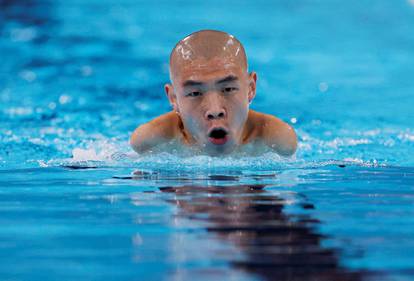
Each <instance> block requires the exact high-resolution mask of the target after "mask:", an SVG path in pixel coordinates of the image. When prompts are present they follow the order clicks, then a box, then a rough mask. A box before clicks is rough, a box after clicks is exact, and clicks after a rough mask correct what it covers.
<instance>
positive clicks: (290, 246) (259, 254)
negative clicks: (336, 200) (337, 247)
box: [160, 185, 362, 280]
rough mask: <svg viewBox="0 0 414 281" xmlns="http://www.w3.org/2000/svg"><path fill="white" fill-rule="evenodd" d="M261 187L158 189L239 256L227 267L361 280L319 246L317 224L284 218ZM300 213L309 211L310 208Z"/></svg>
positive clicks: (279, 203) (280, 203) (290, 276)
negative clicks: (241, 256) (232, 247)
mask: <svg viewBox="0 0 414 281" xmlns="http://www.w3.org/2000/svg"><path fill="white" fill-rule="evenodd" d="M264 187H265V186H264V185H232V186H192V185H184V186H180V187H161V188H160V190H161V191H162V192H170V193H175V195H176V196H175V197H174V198H173V199H170V202H171V203H173V204H175V205H177V206H179V208H180V215H182V216H184V217H187V218H190V219H195V220H204V221H205V222H207V224H208V227H207V230H208V231H209V232H210V233H213V234H215V235H216V236H217V237H218V238H219V239H222V240H225V241H228V242H231V243H232V244H233V245H235V246H236V247H237V248H238V249H239V250H240V251H241V252H242V254H243V256H244V258H243V259H242V260H230V261H229V263H230V264H231V265H232V266H234V267H236V268H241V269H243V270H246V271H248V272H250V273H255V274H258V275H259V276H260V277H262V278H264V279H269V280H361V279H362V276H361V273H358V272H348V271H347V270H346V269H344V268H342V267H340V266H339V263H338V254H337V253H336V252H335V251H334V250H332V249H326V248H323V247H322V246H321V240H322V239H323V237H322V236H321V235H320V234H318V233H317V232H316V231H315V230H314V226H315V225H316V224H318V223H319V222H318V221H317V220H315V219H312V218H311V217H308V216H301V217H298V216H296V217H293V216H289V215H287V214H284V213H283V208H284V205H285V204H286V203H287V202H286V201H285V200H284V199H282V198H279V197H277V196H274V195H272V194H271V192H268V191H266V189H264ZM302 207H303V208H309V209H312V208H313V207H314V206H313V205H312V204H305V205H304V206H302Z"/></svg>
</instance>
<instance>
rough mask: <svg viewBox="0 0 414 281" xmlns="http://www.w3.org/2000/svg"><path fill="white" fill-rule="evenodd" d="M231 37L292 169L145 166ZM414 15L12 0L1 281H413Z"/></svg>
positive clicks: (160, 162)
mask: <svg viewBox="0 0 414 281" xmlns="http://www.w3.org/2000/svg"><path fill="white" fill-rule="evenodd" d="M199 29H218V30H224V31H227V32H229V33H232V34H234V35H235V36H236V37H237V38H239V39H240V41H242V42H243V44H244V46H245V48H246V51H247V55H248V59H249V67H250V70H255V71H256V72H257V73H258V89H257V96H256V99H255V100H254V102H253V104H252V108H253V109H255V110H258V111H263V112H266V113H270V114H274V115H277V116H279V117H280V118H282V119H283V120H285V121H287V122H289V123H290V124H291V125H292V126H293V127H294V128H295V129H296V131H297V133H298V137H299V141H300V143H299V148H298V152H297V155H296V158H293V159H281V158H280V157H278V156H277V155H275V154H271V153H270V154H265V155H263V156H261V157H249V156H246V155H236V156H232V157H224V158H219V159H217V158H211V157H208V156H194V157H188V156H185V157H184V156H182V155H176V154H174V153H171V152H168V151H167V152H165V153H161V154H154V155H146V156H142V155H136V154H134V153H133V152H132V151H131V149H130V148H129V146H128V139H129V136H130V134H131V132H132V131H133V129H134V128H135V127H136V126H137V125H138V124H141V123H143V122H146V121H148V120H150V119H152V118H154V117H155V116H157V115H159V114H161V113H164V112H167V111H168V110H170V108H169V105H168V102H167V99H166V97H165V93H164V92H163V85H164V83H166V82H168V56H169V52H170V51H171V48H172V47H173V46H174V44H175V43H176V41H177V40H179V39H181V38H182V37H184V36H186V35H188V34H189V33H191V32H194V31H196V30H199ZM412 30H414V3H413V1H405V0H396V1H387V0H382V1H373V0H372V1H371V0H363V1H352V2H349V1H348V2H344V1H339V0H329V1H328V0H326V1H309V0H299V1H282V0H278V1H253V2H252V1H225V2H223V1H208V2H205V3H201V2H200V3H198V1H191V2H190V1H176V2H174V1H158V2H157V4H152V3H150V2H148V1H129V0H123V1H112V0H109V1H95V0H89V1H80V0H79V1H77V0H73V1H47V0H43V1H37V0H31V1H6V0H5V1H1V0H0V35H1V36H0V58H1V63H0V101H1V102H0V125H1V126H0V143H1V149H0V175H1V176H0V202H1V204H0V209H1V211H0V225H1V228H0V280H57V279H62V280H102V279H105V280H212V279H218V280H413V279H414V266H413V265H414V251H413V249H414V227H413V225H414V168H413V167H414V158H413V155H414V127H413V121H412V120H413V119H414V114H413V110H412V107H413V105H414V95H413V93H414V82H413V79H412V77H413V74H414V56H413V50H414V33H413V32H412Z"/></svg>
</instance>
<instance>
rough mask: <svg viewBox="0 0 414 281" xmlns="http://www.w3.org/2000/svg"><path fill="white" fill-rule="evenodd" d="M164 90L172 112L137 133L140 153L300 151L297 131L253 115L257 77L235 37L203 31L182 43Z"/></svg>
mask: <svg viewBox="0 0 414 281" xmlns="http://www.w3.org/2000/svg"><path fill="white" fill-rule="evenodd" d="M170 78H171V84H166V85H165V91H166V94H167V97H168V100H169V102H170V104H171V106H172V107H173V111H172V112H169V113H167V114H164V115H161V116H159V117H158V118H156V119H154V120H152V121H150V122H149V123H146V124H144V125H141V126H140V127H138V128H137V129H136V130H135V131H134V133H133V134H132V137H131V146H132V147H133V149H134V150H135V151H137V152H138V153H142V152H146V151H149V150H152V149H153V148H155V147H157V146H158V145H160V144H163V143H167V142H170V141H172V140H175V141H176V142H175V143H176V144H177V143H178V144H179V145H183V146H190V147H192V148H195V149H196V150H198V151H199V152H201V153H207V154H209V155H221V154H228V153H231V152H234V151H237V149H238V148H240V147H241V146H243V145H245V144H247V143H258V144H259V143H260V144H263V145H265V146H267V147H269V148H270V149H272V150H274V151H276V152H277V153H279V154H280V155H283V156H290V155H292V154H293V153H294V152H295V150H296V146H297V140H296V135H295V132H294V130H293V128H292V127H290V126H289V125H288V124H286V123H285V122H283V121H281V120H280V119H278V118H276V117H274V116H271V115H267V114H262V113H258V112H254V111H252V110H249V104H250V102H251V101H252V100H253V99H254V97H255V95H256V81H257V74H256V73H255V72H250V73H248V71H247V60H246V57H245V55H244V49H243V47H242V45H241V44H240V43H239V42H238V41H237V40H236V39H235V38H234V37H232V36H231V35H228V34H226V33H222V32H216V31H200V32H198V33H195V34H194V35H190V36H188V37H186V38H185V39H183V40H182V41H180V42H179V43H178V44H177V46H176V47H175V48H174V50H173V52H172V55H171V58H170Z"/></svg>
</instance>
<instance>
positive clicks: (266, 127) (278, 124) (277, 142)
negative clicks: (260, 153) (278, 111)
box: [252, 111, 297, 156]
mask: <svg viewBox="0 0 414 281" xmlns="http://www.w3.org/2000/svg"><path fill="white" fill-rule="evenodd" d="M252 118H253V120H254V122H255V124H256V125H259V124H260V125H259V134H258V137H259V138H261V139H262V140H263V141H264V142H265V143H266V145H268V146H269V147H271V148H272V149H274V150H275V151H276V152H277V153H278V154H280V155H283V156H290V155H292V154H294V153H295V151H296V148H297V137H296V133H295V130H294V129H293V128H292V127H291V126H290V125H289V124H287V123H286V122H284V121H282V120H281V119H279V118H277V117H275V116H273V115H270V114H264V113H260V112H255V111H252Z"/></svg>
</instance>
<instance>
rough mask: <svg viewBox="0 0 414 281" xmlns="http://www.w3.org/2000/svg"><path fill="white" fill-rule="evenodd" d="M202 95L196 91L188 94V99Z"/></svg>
mask: <svg viewBox="0 0 414 281" xmlns="http://www.w3.org/2000/svg"><path fill="white" fill-rule="evenodd" d="M201 95H202V94H201V92H197V91H195V92H191V93H188V94H187V97H199V96H201Z"/></svg>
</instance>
